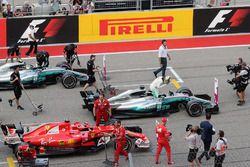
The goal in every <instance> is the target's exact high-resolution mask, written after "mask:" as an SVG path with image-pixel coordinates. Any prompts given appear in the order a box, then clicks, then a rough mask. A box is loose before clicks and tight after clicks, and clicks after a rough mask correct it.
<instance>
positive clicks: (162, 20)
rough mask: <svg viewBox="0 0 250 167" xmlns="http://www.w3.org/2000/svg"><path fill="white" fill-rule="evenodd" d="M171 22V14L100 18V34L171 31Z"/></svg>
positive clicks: (172, 18)
mask: <svg viewBox="0 0 250 167" xmlns="http://www.w3.org/2000/svg"><path fill="white" fill-rule="evenodd" d="M173 22H174V17H173V16H161V17H142V18H127V19H110V20H100V36H108V35H131V34H150V33H166V32H170V33H171V32H172V31H173Z"/></svg>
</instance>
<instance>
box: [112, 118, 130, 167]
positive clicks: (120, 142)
mask: <svg viewBox="0 0 250 167" xmlns="http://www.w3.org/2000/svg"><path fill="white" fill-rule="evenodd" d="M114 125H115V132H114V133H115V142H116V144H117V147H116V150H115V165H114V166H115V167H118V165H119V157H120V154H123V155H124V156H125V157H126V160H128V153H127V151H125V150H124V146H125V144H126V130H125V128H124V127H123V126H122V125H121V121H120V120H117V121H116V122H115V124H114Z"/></svg>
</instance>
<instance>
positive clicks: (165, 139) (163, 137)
mask: <svg viewBox="0 0 250 167" xmlns="http://www.w3.org/2000/svg"><path fill="white" fill-rule="evenodd" d="M161 122H162V123H159V124H158V125H156V128H155V131H156V137H157V150H156V161H155V163H156V164H159V163H160V161H159V157H160V154H161V150H162V147H164V148H165V150H166V152H167V160H168V164H169V165H172V164H174V162H173V161H172V158H171V147H170V144H169V140H170V136H171V132H170V131H168V129H167V128H166V123H167V118H162V120H161Z"/></svg>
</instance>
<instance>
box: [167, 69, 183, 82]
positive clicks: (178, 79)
mask: <svg viewBox="0 0 250 167" xmlns="http://www.w3.org/2000/svg"><path fill="white" fill-rule="evenodd" d="M169 69H170V71H171V72H172V73H173V75H174V76H175V77H176V79H177V82H179V83H184V81H183V80H182V79H181V77H180V76H179V75H178V74H177V72H175V70H174V69H173V67H169Z"/></svg>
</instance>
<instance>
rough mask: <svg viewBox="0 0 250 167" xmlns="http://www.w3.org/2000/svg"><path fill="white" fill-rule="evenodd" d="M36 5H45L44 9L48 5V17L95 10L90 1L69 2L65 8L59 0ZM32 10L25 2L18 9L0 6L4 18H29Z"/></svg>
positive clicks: (40, 2)
mask: <svg viewBox="0 0 250 167" xmlns="http://www.w3.org/2000/svg"><path fill="white" fill-rule="evenodd" d="M38 4H39V5H46V9H47V6H49V5H50V6H49V12H48V13H47V14H48V15H69V14H87V13H92V12H93V11H94V9H95V5H94V2H93V1H92V0H70V1H69V3H68V4H67V7H66V6H65V5H62V2H61V0H51V1H50V4H49V2H48V1H47V0H39V1H38ZM44 9H45V8H44ZM32 10H33V9H32V7H31V4H30V3H29V2H28V1H25V2H24V4H23V5H22V6H20V7H15V6H14V7H13V6H12V5H11V4H10V3H6V4H1V6H0V11H1V13H2V16H3V17H4V18H11V17H22V16H30V15H32Z"/></svg>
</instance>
